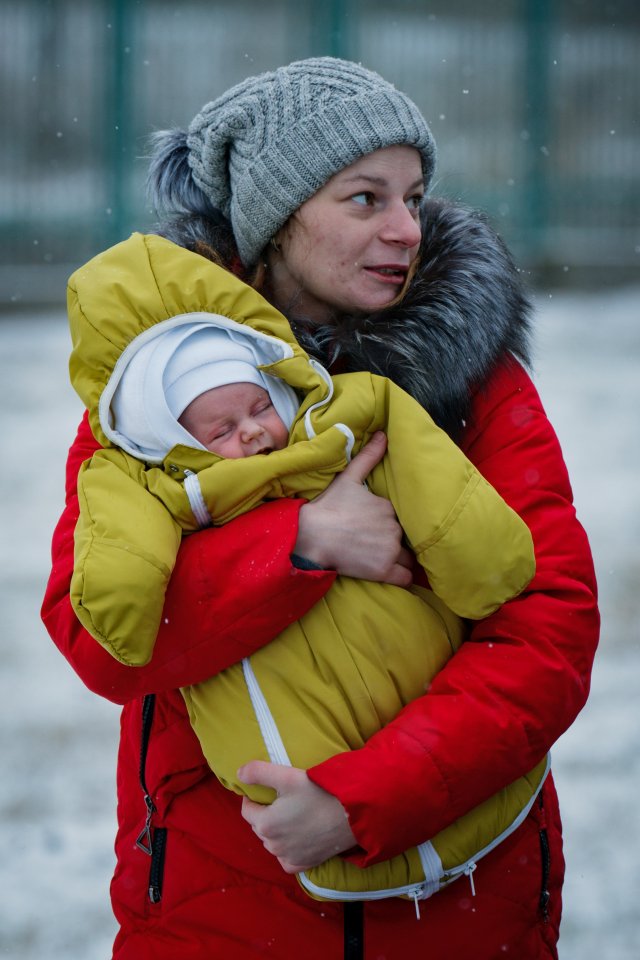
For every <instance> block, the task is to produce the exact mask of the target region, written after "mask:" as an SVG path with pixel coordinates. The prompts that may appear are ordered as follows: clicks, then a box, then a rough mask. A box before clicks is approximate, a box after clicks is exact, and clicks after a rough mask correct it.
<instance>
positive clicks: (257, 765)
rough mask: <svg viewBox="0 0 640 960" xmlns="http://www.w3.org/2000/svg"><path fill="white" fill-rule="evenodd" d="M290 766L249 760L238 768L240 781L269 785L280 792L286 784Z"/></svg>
mask: <svg viewBox="0 0 640 960" xmlns="http://www.w3.org/2000/svg"><path fill="white" fill-rule="evenodd" d="M290 770H291V768H290V767H283V766H280V765H279V764H277V763H267V762H266V761H265V760H250V761H249V763H245V764H244V766H242V767H240V769H239V770H238V780H239V781H240V783H247V784H257V785H260V786H263V787H271V788H272V789H273V790H275V791H276V793H281V792H282V790H283V788H284V787H285V786H286V783H287V780H288V777H287V774H288V773H290Z"/></svg>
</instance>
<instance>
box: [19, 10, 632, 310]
mask: <svg viewBox="0 0 640 960" xmlns="http://www.w3.org/2000/svg"><path fill="white" fill-rule="evenodd" d="M452 8H454V9H452ZM639 38H640V5H639V4H638V3H637V0H609V2H607V3H604V2H595V0H555V2H554V0H494V2H490V0H489V2H485V3H482V4H478V3H472V2H467V0H458V2H456V3H455V4H451V3H450V2H435V0H434V2H431V0H424V2H421V0H394V3H393V4H392V5H391V4H389V3H387V2H384V3H381V2H377V0H370V2H368V0H328V2H325V3H323V2H320V0H270V2H267V3H265V2H263V0H262V2H259V0H235V2H233V0H217V2H211V0H206V2H205V0H202V2H198V0H180V2H176V0H171V2H166V0H96V2H92V3H87V2H84V0H44V2H37V0H21V2H20V3H19V4H16V3H14V2H12V0H8V2H5V0H0V48H1V50H2V56H1V59H0V122H1V125H2V126H1V128H2V130H3V131H4V136H3V138H2V145H1V146H0V248H1V250H2V264H4V266H3V268H2V269H1V270H0V293H1V294H3V295H4V296H5V298H6V299H8V300H9V301H14V302H15V301H17V300H20V299H21V298H22V299H33V298H34V297H37V296H38V292H39V291H40V293H41V294H42V295H44V292H43V291H44V287H46V286H47V284H46V280H45V277H46V274H47V271H43V270H42V267H43V266H45V267H46V266H49V267H50V271H49V272H50V273H53V274H55V275H56V277H57V276H58V274H59V273H64V272H66V271H67V270H68V269H69V268H70V267H73V266H75V265H76V264H77V263H79V262H81V261H82V260H84V259H86V258H87V257H90V256H91V255H93V254H94V253H95V252H96V251H97V250H99V249H100V248H101V247H103V246H105V245H107V244H109V243H112V242H116V241H117V240H119V239H122V238H123V237H125V236H126V235H127V234H128V233H129V232H130V231H131V230H132V229H145V228H147V227H148V226H149V224H150V223H151V222H152V216H151V212H150V211H149V210H148V209H146V207H145V202H144V173H145V166H146V164H145V160H144V154H145V150H146V146H145V141H146V138H147V137H148V135H149V133H150V132H151V131H152V130H154V129H161V128H163V127H166V126H176V125H179V126H180V125H182V126H184V125H185V124H186V123H188V121H189V119H190V118H191V116H193V114H194V113H195V112H196V111H197V110H199V108H200V107H201V106H202V105H203V104H204V103H205V102H207V101H208V100H211V99H213V98H214V97H215V96H217V95H218V94H220V93H221V92H222V91H223V90H225V89H226V88H227V87H228V86H230V85H231V84H232V83H235V82H237V81H239V80H241V79H243V78H244V77H245V76H247V75H249V74H253V73H257V72H260V71H261V70H267V69H272V68H274V67H276V66H278V65H279V64H281V63H286V62H288V61H290V60H292V59H297V58H299V57H305V56H309V55H317V54H333V55H338V56H345V57H348V58H351V59H354V60H360V61H362V62H363V63H364V64H365V65H367V66H369V67H371V68H372V69H375V70H378V71H379V72H380V73H382V74H383V75H384V76H385V77H387V78H388V79H390V80H391V81H393V82H394V83H395V84H396V85H397V86H398V87H399V88H401V89H403V90H405V91H406V92H407V93H408V94H409V95H410V96H412V97H413V98H414V99H415V100H416V102H417V103H418V104H419V105H420V107H421V108H422V110H423V111H424V113H425V115H426V117H427V118H428V120H429V122H430V123H431V125H432V128H433V131H434V133H435V136H436V139H437V141H438V145H439V162H438V172H437V179H436V183H435V187H434V192H435V193H438V194H445V195H448V196H453V197H456V198H458V199H461V200H462V201H463V202H465V203H468V204H471V205H474V206H480V207H482V208H484V209H486V210H487V211H488V212H489V214H490V215H491V216H492V218H493V220H494V222H495V223H496V225H497V226H498V228H499V230H500V232H501V233H502V234H503V235H504V236H505V238H506V239H507V241H508V242H509V243H510V244H511V245H512V247H513V248H514V250H515V252H516V255H517V257H518V258H519V260H520V262H521V263H522V265H523V266H524V267H526V268H531V269H538V270H540V269H542V268H544V267H553V268H555V269H557V270H563V269H564V270H565V271H568V270H573V269H575V268H578V267H583V268H585V267H586V268H588V269H589V270H593V269H595V268H596V267H599V268H610V269H614V268H618V269H619V268H629V269H633V268H634V267H635V266H636V265H637V264H638V262H640V236H639V232H638V221H639V219H640V218H639V213H640V190H639V184H640V124H639V119H640V118H639V109H638V106H639V98H638V93H639V91H640V43H639ZM36 267H38V268H39V269H38V271H37V272H36V271H35V268H36ZM32 271H33V275H34V276H36V277H37V279H36V280H34V279H33V276H32Z"/></svg>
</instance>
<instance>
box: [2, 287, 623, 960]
mask: <svg viewBox="0 0 640 960" xmlns="http://www.w3.org/2000/svg"><path fill="white" fill-rule="evenodd" d="M537 305H538V311H539V332H538V337H537V349H536V377H537V381H538V383H539V386H540V389H541V392H542V395H543V399H544V401H545V404H546V407H547V410H548V412H549V414H550V416H551V418H552V420H553V421H554V423H555V425H556V428H557V431H558V433H559V436H560V439H561V442H562V444H563V447H564V450H565V455H566V459H567V461H568V464H569V469H570V472H571V475H572V479H573V485H574V491H575V496H576V502H577V506H578V511H579V514H580V516H581V518H582V521H583V523H584V525H585V526H586V528H587V530H588V531H589V534H590V536H591V540H592V545H593V549H594V554H595V558H596V565H597V568H598V574H599V580H600V586H601V594H602V612H603V638H602V645H601V649H600V653H599V657H598V660H597V664H596V669H595V673H594V681H593V691H592V695H591V699H590V702H589V704H588V705H587V707H586V709H585V711H584V712H583V714H582V715H581V716H580V717H579V718H578V720H577V721H576V723H575V724H574V726H573V727H572V729H571V730H570V731H569V732H568V733H567V734H566V735H565V736H564V737H563V738H562V740H561V742H560V743H559V744H558V745H557V747H556V748H555V750H554V769H555V774H556V779H557V783H558V789H559V792H560V795H561V801H562V809H563V815H564V821H565V830H566V855H567V861H568V867H567V883H566V888H565V917H564V922H563V932H562V940H561V951H560V953H561V957H562V960H603V958H606V960H637V957H638V956H640V925H639V924H638V919H637V918H638V910H637V904H638V902H640V857H639V856H638V837H639V836H640V814H639V813H638V809H639V804H638V802H637V798H638V795H639V794H640V751H639V750H638V735H639V733H640V724H639V722H638V721H639V719H640V717H639V714H640V707H639V706H638V704H639V703H640V701H639V699H638V695H637V689H636V688H637V684H638V679H639V678H640V643H638V639H639V638H638V632H639V630H638V627H639V624H640V429H639V428H638V422H637V421H638V411H640V288H637V289H624V290H619V291H606V292H601V293H597V294H588V295H587V294H576V293H562V294H558V293H556V294H554V295H553V296H549V295H548V294H540V295H539V296H538V298H537ZM68 349H69V342H68V335H67V329H66V321H65V318H64V316H63V315H62V313H60V312H53V313H49V314H46V315H45V314H26V313H22V314H16V315H10V316H7V315H5V316H0V410H1V411H2V436H3V442H4V444H5V452H6V453H7V454H8V460H7V464H6V466H5V468H4V470H2V471H1V473H0V511H1V517H2V523H1V529H2V537H1V540H0V575H1V587H0V604H1V608H2V614H3V616H2V624H3V625H2V671H1V672H0V710H1V711H2V713H1V715H0V724H1V727H0V729H1V731H2V744H3V748H2V757H3V762H2V776H1V777H0V887H1V889H2V895H1V897H0V956H1V957H3V958H5V957H6V958H11V960H18V958H20V960H59V958H61V957H64V958H65V960H106V958H107V957H108V956H110V945H111V941H112V939H113V935H114V931H115V927H114V922H113V920H112V918H111V914H110V909H109V902H108V885H109V879H110V874H111V871H112V868H113V852H112V843H113V835H114V829H115V826H114V806H115V804H114V770H115V750H116V739H117V726H118V709H117V708H116V707H114V706H112V705H111V704H108V703H106V702H103V701H101V700H99V699H98V698H97V697H94V696H92V695H91V694H90V693H88V692H87V691H86V690H85V689H84V688H83V687H82V685H81V684H80V682H79V681H78V680H77V679H76V678H75V676H74V674H73V673H72V671H71V670H70V669H69V667H68V666H67V664H66V663H65V661H64V660H63V659H62V658H61V657H60V655H59V654H58V653H57V651H56V650H55V648H54V647H53V645H52V644H51V643H50V641H49V640H48V637H47V635H46V633H45V631H44V628H43V627H42V626H41V624H40V620H39V605H40V600H41V596H42V592H43V589H44V584H45V578H46V575H47V568H48V549H49V539H50V534H51V530H52V527H53V524H54V522H55V520H56V517H57V514H58V513H59V510H60V507H61V504H62V496H63V493H62V488H63V464H64V458H65V453H66V448H67V447H68V445H69V444H70V442H71V440H72V438H73V434H74V430H75V427H76V424H77V421H78V419H79V415H80V412H81V411H80V404H79V401H78V400H77V399H76V398H75V395H74V394H73V392H72V391H71V388H70V387H69V386H68V383H67V373H66V362H67V353H68Z"/></svg>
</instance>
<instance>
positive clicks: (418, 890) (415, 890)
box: [411, 887, 422, 920]
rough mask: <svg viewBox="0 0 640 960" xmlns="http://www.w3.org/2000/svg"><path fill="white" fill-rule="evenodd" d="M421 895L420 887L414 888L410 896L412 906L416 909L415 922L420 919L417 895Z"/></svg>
mask: <svg viewBox="0 0 640 960" xmlns="http://www.w3.org/2000/svg"><path fill="white" fill-rule="evenodd" d="M420 893H422V887H414V889H413V891H412V893H411V896H412V897H413V905H414V906H415V908H416V920H419V919H420V900H419V899H418V894H420Z"/></svg>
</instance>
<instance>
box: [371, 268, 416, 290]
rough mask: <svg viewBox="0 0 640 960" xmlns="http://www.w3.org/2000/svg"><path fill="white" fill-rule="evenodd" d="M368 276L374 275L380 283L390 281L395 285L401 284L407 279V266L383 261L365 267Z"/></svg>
mask: <svg viewBox="0 0 640 960" xmlns="http://www.w3.org/2000/svg"><path fill="white" fill-rule="evenodd" d="M364 269H365V271H366V273H368V274H369V276H372V277H375V279H376V280H379V281H380V283H390V284H395V285H396V286H402V284H403V283H404V282H405V280H406V279H407V273H408V270H409V268H408V267H405V266H402V265H401V264H394V263H383V264H376V266H374V267H365V268H364Z"/></svg>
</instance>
